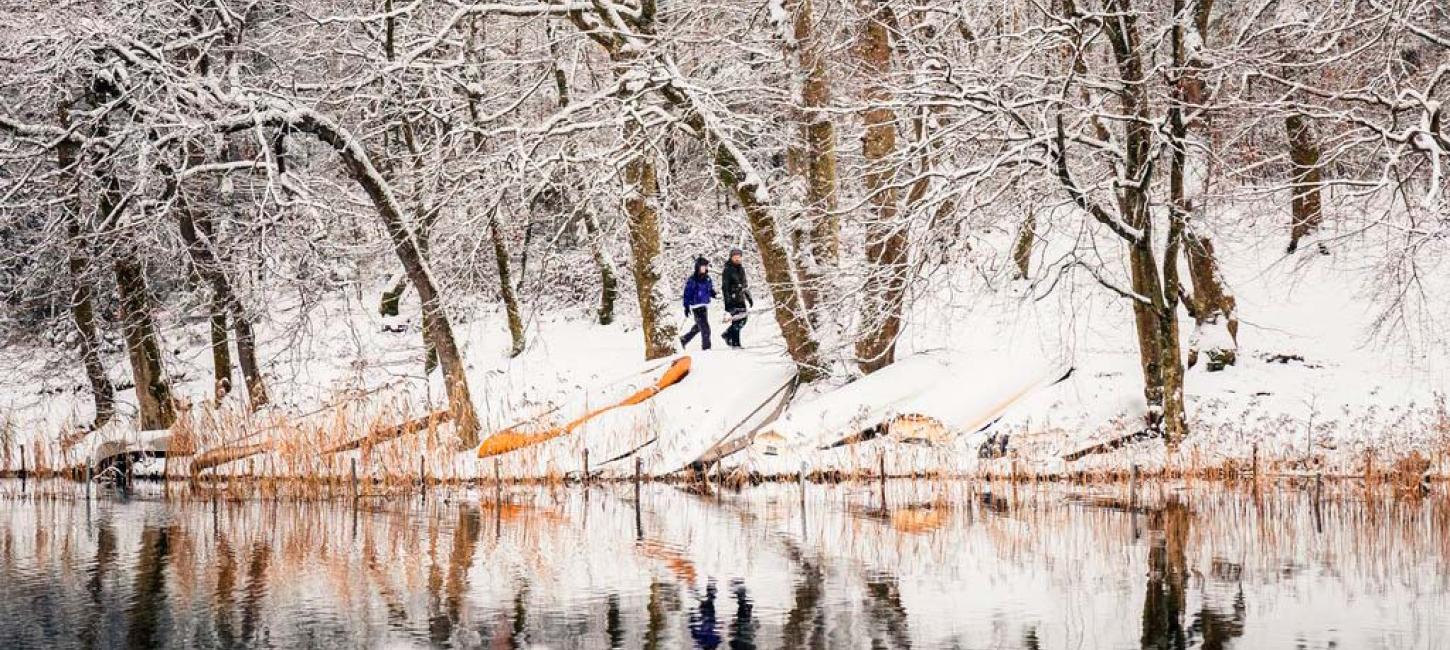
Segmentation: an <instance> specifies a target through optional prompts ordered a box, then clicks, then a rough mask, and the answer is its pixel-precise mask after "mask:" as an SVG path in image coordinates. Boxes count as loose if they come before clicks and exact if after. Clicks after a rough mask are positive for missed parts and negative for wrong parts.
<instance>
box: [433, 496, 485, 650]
mask: <svg viewBox="0 0 1450 650" xmlns="http://www.w3.org/2000/svg"><path fill="white" fill-rule="evenodd" d="M482 529H483V526H482V524H481V523H480V517H479V514H478V510H477V509H476V508H472V507H461V508H459V509H458V525H457V526H456V527H455V528H454V529H453V549H452V550H451V551H450V552H449V554H448V572H447V575H446V576H441V575H440V574H439V568H438V563H437V562H434V564H433V567H432V569H431V570H430V571H429V576H428V584H429V587H430V591H431V592H432V594H433V597H432V599H431V603H430V604H431V605H432V610H433V611H432V613H431V615H430V616H429V617H428V638H429V640H430V641H432V642H433V644H434V645H442V644H445V643H447V642H448V641H449V640H450V639H452V638H453V631H454V629H455V628H456V627H457V626H458V623H459V621H460V619H461V618H462V615H463V594H464V591H465V590H466V589H467V587H468V570H469V569H470V568H472V567H473V556H474V551H475V549H477V547H478V536H479V533H480V531H481V530H482ZM440 589H441V591H442V594H441V595H440V594H439V591H440Z"/></svg>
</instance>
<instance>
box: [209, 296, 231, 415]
mask: <svg viewBox="0 0 1450 650" xmlns="http://www.w3.org/2000/svg"><path fill="white" fill-rule="evenodd" d="M211 369H212V377H213V395H214V396H215V398H216V400H217V401H218V402H220V401H221V400H222V398H224V397H226V396H227V393H230V392H231V391H232V351H231V337H230V336H228V335H227V308H226V304H225V302H224V301H223V300H222V299H221V297H220V296H216V295H213V296H212V299H211Z"/></svg>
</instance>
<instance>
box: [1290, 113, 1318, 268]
mask: <svg viewBox="0 0 1450 650" xmlns="http://www.w3.org/2000/svg"><path fill="white" fill-rule="evenodd" d="M1284 130H1285V131H1287V132H1288V136H1289V160H1290V163H1291V168H1290V170H1291V171H1290V183H1291V188H1292V191H1293V199H1292V206H1291V207H1292V211H1293V216H1294V218H1293V221H1292V223H1291V224H1290V228H1289V252H1290V253H1292V252H1294V251H1297V250H1299V242H1300V240H1302V239H1303V238H1304V237H1305V236H1306V235H1308V234H1310V233H1312V232H1314V231H1315V230H1318V229H1319V225H1320V224H1321V223H1322V222H1323V221H1324V215H1323V212H1322V211H1321V209H1320V208H1321V206H1320V202H1319V191H1320V189H1321V187H1322V186H1323V179H1322V177H1321V174H1320V170H1319V139H1318V138H1317V137H1316V136H1315V133H1314V125H1313V123H1312V122H1311V121H1310V118H1308V117H1306V116H1304V115H1300V114H1298V113H1295V114H1292V115H1289V116H1288V117H1285V118H1284Z"/></svg>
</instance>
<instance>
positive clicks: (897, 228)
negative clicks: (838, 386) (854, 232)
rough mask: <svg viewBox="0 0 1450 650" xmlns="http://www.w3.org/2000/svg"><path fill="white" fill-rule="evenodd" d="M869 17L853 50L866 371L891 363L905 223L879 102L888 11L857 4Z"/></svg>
mask: <svg viewBox="0 0 1450 650" xmlns="http://www.w3.org/2000/svg"><path fill="white" fill-rule="evenodd" d="M863 6H864V7H865V8H866V9H867V10H868V11H869V15H868V18H867V20H866V25H865V28H864V29H863V30H862V36H861V42H860V44H859V45H860V47H859V52H860V59H861V63H862V67H863V69H864V71H865V72H866V78H867V79H869V80H870V81H869V82H868V83H867V86H866V91H865V101H866V102H867V103H868V105H872V104H874V106H871V107H870V108H867V109H866V111H865V113H864V115H863V118H864V120H865V125H866V133H865V135H864V137H863V138H862V142H861V148H862V155H863V156H864V157H865V158H866V166H867V170H866V178H865V181H866V191H867V193H868V203H869V204H870V205H871V207H872V209H873V211H874V213H875V214H874V215H873V217H872V218H871V219H870V220H869V221H868V222H867V223H866V263H867V270H866V281H865V285H864V286H863V289H862V296H861V332H860V333H859V334H858V336H857V339H856V360H857V363H859V364H860V366H861V369H862V371H864V372H867V373H871V372H875V371H877V370H880V369H881V368H884V367H886V366H888V365H890V364H891V363H892V362H894V361H895V360H896V339H897V336H898V335H899V334H900V333H901V311H902V309H903V307H904V302H905V297H906V280H907V253H908V251H907V241H906V229H905V224H902V223H899V222H898V219H897V198H898V197H897V195H898V191H897V190H896V187H895V184H894V182H893V180H894V174H893V173H892V172H893V166H892V165H891V163H890V159H891V156H892V155H893V154H894V153H895V152H896V115H895V113H894V112H893V111H892V110H891V109H889V108H885V107H883V106H882V104H884V103H886V102H888V101H890V99H891V94H890V90H889V88H888V86H887V78H888V76H889V75H890V74H891V31H890V30H891V26H892V25H893V24H895V22H896V21H895V18H894V16H893V15H892V11H891V7H890V5H889V4H887V3H885V2H878V1H876V0H871V1H869V2H866V3H865V4H864V5H863Z"/></svg>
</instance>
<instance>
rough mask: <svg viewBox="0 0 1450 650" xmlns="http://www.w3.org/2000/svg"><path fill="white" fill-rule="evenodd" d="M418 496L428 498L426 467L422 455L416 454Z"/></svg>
mask: <svg viewBox="0 0 1450 650" xmlns="http://www.w3.org/2000/svg"><path fill="white" fill-rule="evenodd" d="M418 495H419V496H420V497H422V498H425V499H426V498H428V465H427V461H426V460H424V458H423V454H418Z"/></svg>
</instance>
